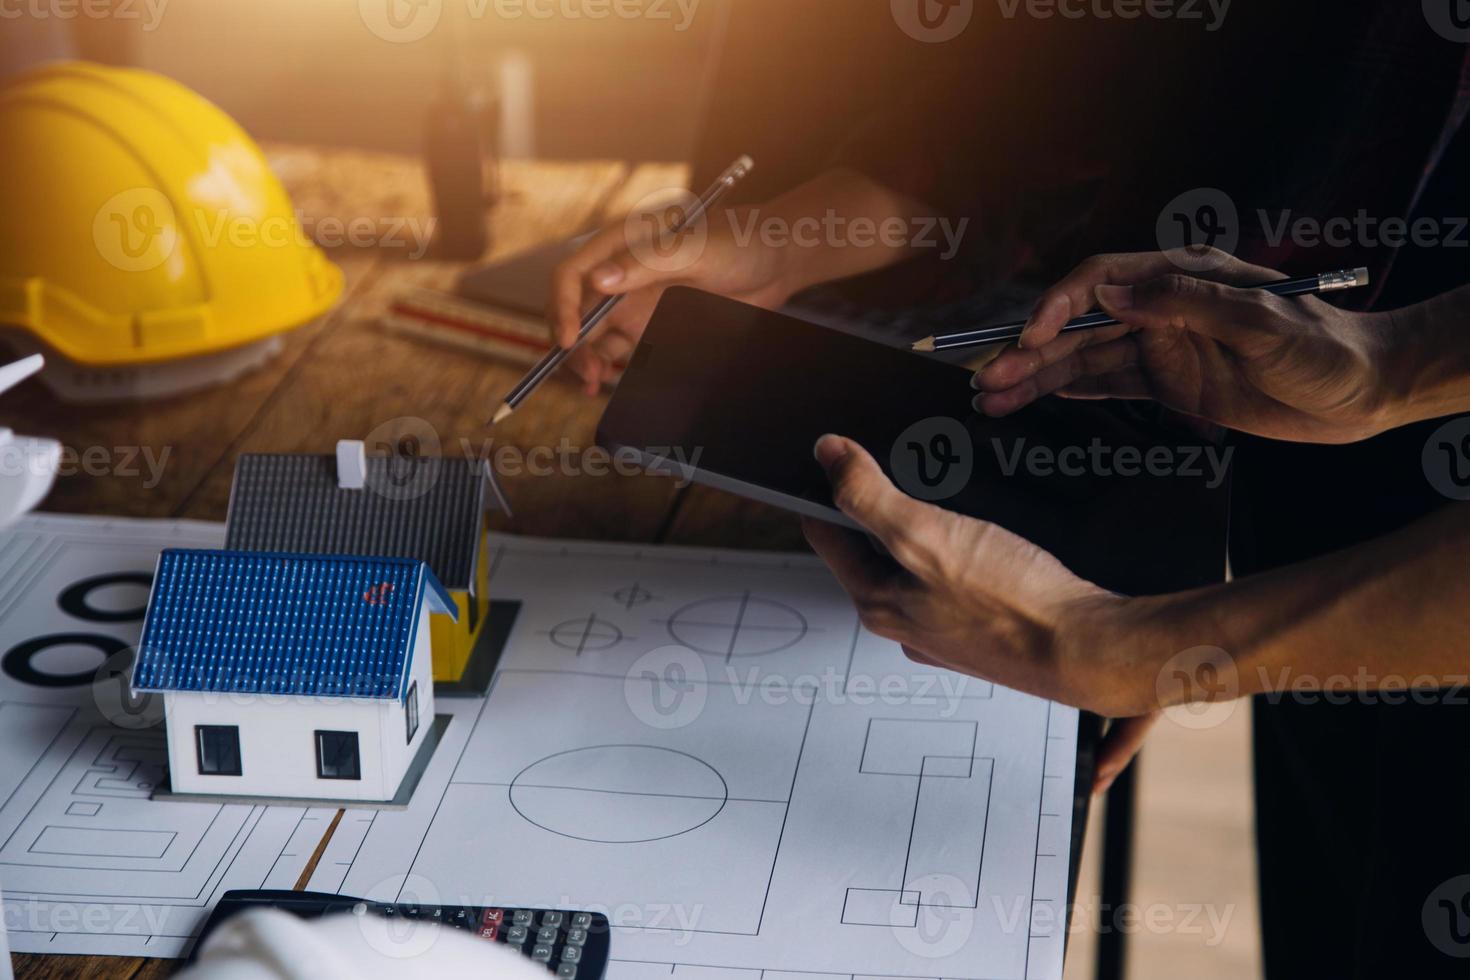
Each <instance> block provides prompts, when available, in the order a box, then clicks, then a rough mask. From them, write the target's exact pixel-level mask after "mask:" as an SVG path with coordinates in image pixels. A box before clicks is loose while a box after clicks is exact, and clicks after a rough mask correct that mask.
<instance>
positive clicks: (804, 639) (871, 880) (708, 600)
mask: <svg viewBox="0 0 1470 980" xmlns="http://www.w3.org/2000/svg"><path fill="white" fill-rule="evenodd" d="M221 538H222V529H221V528H220V527H219V526H217V525H207V524H194V523H177V522H145V521H103V520H96V519H79V518H56V517H31V518H27V519H25V520H24V521H23V522H22V523H21V524H19V525H18V526H17V527H16V528H14V529H12V530H10V531H8V532H5V533H3V534H0V658H9V659H8V660H5V661H4V663H6V664H8V666H9V669H3V668H0V745H3V746H5V751H4V752H3V753H0V885H3V887H4V889H5V895H6V903H5V914H6V923H7V925H8V926H9V933H10V943H11V946H12V948H13V949H15V950H16V951H25V952H91V953H114V954H119V955H152V956H177V955H180V954H181V952H183V950H184V949H185V948H186V947H187V944H188V941H189V937H191V936H192V935H193V934H194V932H195V931H197V929H198V926H199V925H200V923H201V921H202V919H203V917H204V916H205V915H206V914H207V912H208V909H209V907H210V906H211V904H212V902H213V900H214V899H215V898H216V897H217V896H218V895H219V894H220V893H221V892H222V891H224V890H227V889H229V888H261V887H272V888H290V887H292V886H293V885H294V884H295V883H296V882H297V880H298V879H299V877H300V875H301V874H302V872H303V870H304V868H305V867H306V864H307V862H308V860H309V858H310V855H311V854H312V852H313V851H314V850H315V848H316V847H317V845H318V843H319V842H320V841H321V839H322V837H323V836H324V833H325V830H326V828H327V826H328V825H329V824H330V822H331V820H332V817H333V816H334V815H335V812H336V811H334V810H331V809H300V808H290V807H262V806H249V805H226V806H220V805H207V804H181V803H155V802H152V801H150V800H148V798H147V797H148V792H149V790H150V789H151V787H152V785H153V783H154V782H156V781H157V779H159V778H160V776H161V765H160V764H161V761H162V758H163V746H162V740H161V732H160V731H159V729H158V728H157V727H156V726H150V725H149V724H148V720H149V719H148V718H147V710H148V708H147V706H142V707H140V706H137V705H126V704H125V703H124V702H123V701H122V700H121V697H120V691H119V690H118V689H117V688H116V686H115V685H114V684H113V683H112V682H110V681H109V680H108V674H107V671H106V670H105V669H104V670H102V671H101V672H100V673H101V677H102V679H101V680H100V681H99V680H97V675H98V673H99V671H98V668H99V665H102V664H104V663H105V662H106V659H105V658H106V654H107V653H108V652H109V651H110V650H112V649H114V648H115V647H116V645H117V643H118V642H121V643H124V644H127V643H131V642H133V641H135V639H136V636H137V631H138V627H139V625H140V621H139V619H138V613H139V610H140V609H141V606H142V603H143V601H144V599H145V598H146V585H145V583H146V577H139V576H146V575H147V573H149V572H151V570H152V568H153V563H154V559H155V557H156V555H157V553H158V551H159V549H160V548H162V547H169V546H183V547H213V546H218V544H219V542H220V540H221ZM494 561H495V567H494V573H493V584H492V592H493V593H494V597H495V598H502V599H516V600H519V601H520V602H521V603H522V609H521V613H520V616H519V618H518V620H517V623H516V627H515V630H514V632H513V634H512V636H511V639H510V643H509V645H508V648H507V650H506V652H505V655H504V657H503V658H502V661H501V670H500V673H499V674H498V676H497V679H496V682H495V685H494V688H493V690H492V692H491V696H490V697H489V698H488V699H486V700H483V701H481V700H475V699H440V700H439V701H438V702H437V710H438V711H439V712H440V713H441V714H450V715H451V716H452V718H453V721H452V722H451V725H450V727H449V729H448V732H447V733H446V738H445V742H444V744H443V745H441V747H440V748H439V750H438V751H437V752H436V753H435V756H434V759H433V760H432V762H431V764H430V767H429V771H428V773H427V774H426V776H425V778H424V780H423V781H422V783H421V784H420V786H419V789H418V791H417V792H416V794H415V797H414V800H413V803H412V805H411V807H410V808H409V809H408V810H407V811H406V812H389V811H368V810H348V811H345V813H344V814H343V816H342V819H341V821H340V823H339V825H338V826H337V829H336V831H335V832H334V833H333V835H332V836H331V839H330V841H329V842H328V844H327V846H326V849H325V851H324V853H323V856H322V859H321V861H320V863H319V864H318V866H317V870H316V872H315V874H314V876H313V877H312V878H311V880H310V882H309V885H308V887H310V888H312V889H316V890H324V891H340V892H344V893H349V894H356V895H364V896H368V897H372V898H379V899H402V900H419V901H435V902H443V903H445V904H452V903H462V904H490V903H504V904H523V905H548V906H563V907H577V908H593V909H598V910H602V911H606V912H608V913H609V915H610V916H611V917H612V918H613V920H614V921H615V923H618V928H617V930H616V934H615V936H614V943H613V957H614V962H613V964H612V965H611V967H610V973H609V980H642V978H645V977H646V978H649V980H652V978H655V977H657V978H662V977H667V976H670V975H674V976H676V977H679V978H682V980H763V978H762V977H761V973H762V972H764V973H765V974H768V975H769V974H784V975H786V977H785V978H784V980H801V978H808V980H812V978H813V975H814V974H816V975H820V974H835V975H840V976H844V977H864V976H892V977H911V978H926V977H928V978H935V980H939V978H945V980H991V978H994V980H1003V978H1027V977H1059V976H1060V975H1061V960H1062V951H1063V931H1064V930H1063V925H1062V923H1063V918H1062V912H1063V908H1064V902H1065V899H1066V887H1067V868H1068V849H1069V837H1070V812H1071V799H1072V789H1073V787H1072V783H1073V765H1074V762H1075V752H1076V720H1077V715H1076V712H1075V711H1072V710H1071V709H1066V708H1062V707H1059V706H1056V705H1052V704H1048V703H1047V702H1044V701H1040V700H1037V699H1034V698H1029V697H1025V696H1022V695H1018V694H1015V693H1014V692H1010V691H1007V690H1004V689H1000V688H992V687H991V685H989V684H986V683H984V682H981V681H976V680H972V679H971V680H966V679H964V678H960V677H958V676H957V675H952V674H948V673H941V672H935V671H931V670H928V669H925V668H921V667H918V666H916V665H913V664H910V663H909V662H908V661H907V660H906V659H905V658H904V657H903V656H902V653H901V652H900V651H899V650H898V648H897V647H896V646H894V645H893V644H891V643H887V642H885V641H883V640H880V639H878V638H876V637H874V636H872V635H871V634H868V633H865V632H863V631H862V630H861V629H860V628H859V627H858V624H857V621H856V616H855V614H854V612H853V610H852V607H851V605H850V603H849V602H848V600H847V599H846V597H845V596H844V595H843V594H842V593H841V591H840V590H839V589H838V588H837V586H836V584H835V583H834V582H833V581H832V579H831V577H830V576H829V575H828V573H827V572H826V571H825V570H824V569H823V568H822V567H821V566H820V564H819V563H817V562H815V560H813V559H810V558H805V557H786V556H761V555H752V554H744V553H736V552H715V551H704V550H690V549H672V548H653V547H643V548H637V547H626V546H608V545H591V544H561V543H551V542H542V541H534V540H529V539H517V538H510V537H502V538H501V539H499V541H497V542H495V543H494ZM129 575H131V576H133V577H132V578H129V577H128V576H129ZM115 576H122V577H121V578H115ZM46 637H49V638H51V639H50V640H49V641H46V642H44V643H43V642H41V641H42V638H46ZM57 637H64V638H66V639H64V640H57V639H56V638H57ZM109 637H110V638H115V640H114V641H113V642H112V643H111V644H109V643H108V641H107V638H109ZM17 647H21V648H22V652H21V653H20V654H17V653H16V652H15V651H16V648H17ZM764 980H776V978H772V977H767V978H764Z"/></svg>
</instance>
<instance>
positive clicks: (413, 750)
mask: <svg viewBox="0 0 1470 980" xmlns="http://www.w3.org/2000/svg"><path fill="white" fill-rule="evenodd" d="M430 615H431V614H430V613H429V611H428V609H427V608H424V609H421V610H420V611H419V619H418V626H417V627H416V629H417V635H418V639H417V640H416V641H415V642H416V644H417V646H416V647H415V650H416V651H417V652H416V653H415V654H414V658H413V669H412V671H411V672H410V673H409V678H408V679H409V683H410V684H413V683H415V682H416V683H417V684H418V699H419V727H418V731H416V732H414V733H413V741H412V742H409V741H408V740H407V735H408V719H407V717H406V714H407V709H406V708H405V707H404V705H403V704H402V703H401V702H398V701H382V702H379V704H378V717H379V735H380V739H379V752H380V754H381V757H382V759H383V771H384V773H397V774H398V775H397V776H392V777H388V782H389V783H390V784H391V788H390V789H389V791H388V798H391V797H392V796H393V795H394V794H395V793H396V792H397V791H398V784H399V783H400V782H402V780H403V774H404V773H406V772H408V766H409V763H411V762H413V757H414V756H415V755H416V754H417V753H418V750H419V748H420V747H421V746H422V745H423V744H424V737H425V735H426V734H427V733H428V731H429V729H430V728H432V727H433V725H434V673H433V671H434V668H433V663H432V657H431V656H430V653H429V651H430V649H431V644H430V641H429V631H430V630H429V617H430Z"/></svg>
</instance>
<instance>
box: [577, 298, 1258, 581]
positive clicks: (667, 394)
mask: <svg viewBox="0 0 1470 980" xmlns="http://www.w3.org/2000/svg"><path fill="white" fill-rule="evenodd" d="M970 378H971V373H970V372H969V371H968V370H966V369H964V368H961V367H956V366H954V365H951V364H945V363H942V362H940V361H936V360H933V359H930V358H927V357H924V356H922V355H919V354H913V353H910V352H908V351H905V350H898V349H895V348H891V347H887V346H884V345H882V344H878V343H874V342H872V341H869V340H864V339H861V338H857V337H853V336H849V335H847V334H843V333H839V332H836V331H833V330H830V329H827V328H825V327H819V326H815V325H813V324H810V323H806V322H804V321H801V320H797V319H794V318H791V317H787V316H783V315H781V314H778V313H772V312H768V311H765V310H761V309H759V308H756V307H752V306H748V305H745V304H742V303H738V302H734V301H732V300H727V299H722V298H719V297H715V296H711V295H709V294H706V293H701V292H698V291H696V290H691V289H685V288H676V289H671V290H669V291H668V292H666V293H665V295H664V298H663V300H662V302H661V303H660V304H659V307H658V310H657V311H656V312H655V314H654V316H653V319H652V321H651V322H650V324H649V327H648V330H647V331H646V333H645V334H644V337H643V341H642V343H641V344H640V345H639V347H638V349H637V350H636V351H635V352H634V354H633V356H632V358H631V362H630V365H629V368H628V371H627V374H626V375H625V376H624V378H623V380H622V381H621V383H620V384H619V386H618V389H617V391H616V393H615V394H614V396H613V399H612V402H611V404H610V405H609V406H608V409H607V412H606V414H605V415H604V417H603V420H602V424H601V426H600V427H599V431H598V437H599V441H601V442H602V443H603V444H604V445H605V446H609V447H614V448H622V447H631V448H634V449H637V450H639V451H640V452H642V453H644V454H645V455H646V456H649V457H660V458H664V459H669V460H672V461H674V462H675V463H677V464H689V463H692V464H693V465H694V468H695V470H696V471H697V472H696V473H695V474H692V475H693V476H694V478H695V479H698V480H701V481H702V482H706V483H709V484H711V485H713V486H716V487H718V488H720V489H725V490H732V491H734V492H737V493H742V494H744V495H746V496H751V497H753V498H755V499H759V500H764V501H766V502H772V503H777V504H779V505H781V506H785V507H788V508H789V509H792V510H795V511H797V512H799V513H806V514H817V515H819V516H835V515H834V512H833V511H832V510H831V508H832V497H831V491H830V488H829V486H828V483H827V479H826V476H825V474H824V473H823V472H822V470H821V467H820V466H818V464H817V463H816V461H815V459H814V458H813V456H812V449H813V446H814V445H815V443H816V441H817V439H818V438H820V437H821V436H822V435H823V434H825V433H829V432H831V433H836V434H839V435H843V436H847V437H848V438H851V439H853V440H855V441H857V442H858V443H859V444H861V445H862V446H864V447H865V448H866V449H867V450H868V451H869V452H871V453H872V454H873V456H874V458H875V459H876V460H877V461H878V463H879V465H880V466H882V467H883V469H884V471H885V472H886V473H887V474H888V475H889V477H890V478H891V479H893V481H894V483H895V484H897V485H898V486H899V488H900V489H902V490H903V491H904V492H906V493H908V494H909V495H910V496H913V497H916V498H919V499H921V500H925V501H928V502H930V503H933V504H935V505H937V506H940V507H944V508H947V509H950V510H954V511H958V512H961V513H965V514H969V515H972V516H976V517H981V518H984V519H986V520H990V521H994V522H996V523H998V524H1001V525H1002V526H1005V527H1008V528H1010V529H1011V530H1013V531H1016V532H1017V533H1019V534H1022V535H1024V536H1026V537H1028V538H1029V539H1031V540H1033V541H1035V542H1036V543H1037V544H1040V545H1041V546H1043V547H1045V548H1047V549H1048V550H1050V551H1052V552H1053V553H1055V554H1057V555H1058V557H1060V558H1062V560H1063V561H1066V562H1067V563H1068V564H1069V565H1071V566H1072V567H1073V568H1074V569H1075V570H1077V571H1078V572H1079V573H1080V574H1088V570H1090V571H1092V572H1093V573H1094V574H1092V575H1090V576H1089V577H1092V578H1093V580H1094V581H1099V583H1100V584H1104V583H1102V582H1101V576H1099V575H1098V574H1096V573H1099V572H1101V573H1105V574H1106V573H1116V574H1113V575H1112V577H1113V578H1114V579H1115V580H1126V581H1127V582H1128V583H1131V585H1132V587H1130V588H1127V589H1126V590H1127V591H1134V592H1140V591H1152V589H1151V588H1140V587H1139V586H1143V585H1152V584H1153V583H1154V582H1155V580H1167V583H1169V584H1172V585H1173V586H1174V587H1178V579H1177V576H1175V575H1174V574H1172V572H1171V571H1170V567H1171V566H1172V568H1173V571H1177V563H1176V562H1167V563H1165V567H1164V568H1158V560H1159V557H1160V555H1161V554H1177V552H1178V549H1179V548H1184V547H1188V546H1190V545H1195V546H1198V551H1197V553H1198V554H1202V555H1203V558H1202V559H1201V560H1202V561H1203V563H1204V564H1203V566H1202V567H1208V568H1209V569H1210V574H1211V576H1213V577H1212V578H1207V579H1206V580H1207V581H1213V580H1218V578H1219V574H1218V573H1219V572H1220V571H1221V570H1223V567H1224V559H1223V548H1224V528H1225V505H1226V501H1227V499H1228V490H1229V480H1228V462H1229V457H1228V454H1226V452H1225V451H1224V450H1222V449H1221V448H1220V447H1216V446H1214V445H1213V444H1209V443H1206V442H1204V441H1203V440H1200V439H1199V438H1197V437H1195V436H1193V435H1192V434H1184V435H1180V434H1178V433H1165V432H1164V431H1163V430H1160V429H1158V428H1156V427H1148V426H1141V425H1139V424H1138V423H1137V421H1136V420H1135V419H1132V418H1130V417H1129V415H1128V412H1127V410H1126V409H1123V410H1120V409H1119V408H1118V407H1117V406H1109V405H1101V404H1098V403H1085V402H1069V401H1065V400H1061V399H1045V400H1043V401H1041V402H1038V403H1037V404H1035V405H1032V406H1030V407H1029V408H1027V409H1025V410H1023V411H1022V412H1019V413H1017V414H1015V415H1013V416H1010V417H1008V418H1005V419H992V418H988V417H984V416H980V415H978V414H977V413H976V412H974V410H973V409H972V408H971V404H970V403H971V399H972V398H973V397H974V395H975V392H974V391H973V390H972V389H971V387H970ZM1160 549H1162V551H1161V550H1160ZM1151 568H1153V569H1156V570H1158V571H1159V574H1157V575H1154V574H1151V573H1150V569H1151ZM1110 587H1114V588H1119V590H1120V591H1125V588H1124V587H1123V586H1120V585H1114V586H1110ZM1160 591H1162V589H1160Z"/></svg>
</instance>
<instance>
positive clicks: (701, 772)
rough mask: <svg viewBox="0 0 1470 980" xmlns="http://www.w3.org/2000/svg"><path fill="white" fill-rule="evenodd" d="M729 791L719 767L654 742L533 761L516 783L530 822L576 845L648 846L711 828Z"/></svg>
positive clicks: (515, 800)
mask: <svg viewBox="0 0 1470 980" xmlns="http://www.w3.org/2000/svg"><path fill="white" fill-rule="evenodd" d="M729 796H730V789H729V787H728V786H727V785H726V783H725V777H723V776H721V775H720V774H719V773H718V772H717V771H715V769H714V767H713V766H711V765H710V764H709V763H707V762H704V761H703V760H701V759H697V758H695V757H694V756H692V755H690V754H688V753H687V752H679V751H676V750H675V749H665V748H660V747H658V746H653V745H598V746H593V747H591V748H585V749H570V750H568V751H566V752H558V753H556V754H555V755H549V756H547V757H546V758H544V759H542V760H540V761H539V762H533V763H531V764H530V765H529V766H527V767H526V768H524V769H522V770H521V771H520V772H519V773H517V774H516V777H515V779H513V780H512V781H511V784H510V805H511V806H512V807H514V808H515V811H516V812H517V813H519V814H520V815H521V816H522V817H523V818H525V820H526V821H527V822H529V823H532V824H534V825H535V826H537V827H540V828H541V829H542V830H545V831H549V832H550V833H553V834H557V835H558V836H561V837H570V838H571V839H572V840H581V841H593V842H597V843H602V844H647V843H649V842H651V841H659V840H667V839H668V838H670V837H678V836H679V835H680V834H687V833H689V832H690V831H693V830H698V829H699V828H700V827H703V826H704V825H705V824H707V823H709V822H710V821H711V820H713V819H714V818H715V817H716V816H718V815H719V812H720V811H721V810H723V809H724V808H725V803H726V801H727V800H728V799H729Z"/></svg>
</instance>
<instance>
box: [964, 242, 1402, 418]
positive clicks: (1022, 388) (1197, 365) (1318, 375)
mask: <svg viewBox="0 0 1470 980" xmlns="http://www.w3.org/2000/svg"><path fill="white" fill-rule="evenodd" d="M1214 258H1216V259H1217V260H1218V263H1215V262H1212V263H1210V264H1212V265H1216V264H1217V267H1216V268H1214V269H1213V270H1212V271H1209V272H1203V273H1199V274H1196V275H1188V274H1182V273H1180V271H1179V267H1178V266H1177V265H1175V264H1174V262H1173V261H1172V260H1171V259H1170V257H1169V256H1168V255H1165V254H1163V253H1144V254H1137V255H1107V256H1097V257H1094V258H1092V259H1089V260H1087V261H1086V262H1084V263H1082V265H1080V266H1078V267H1077V269H1075V270H1074V271H1073V272H1072V273H1070V274H1069V275H1068V276H1067V277H1066V278H1064V279H1063V280H1062V281H1061V282H1059V283H1057V284H1056V285H1055V286H1053V287H1052V288H1051V289H1049V290H1047V291H1046V293H1044V294H1043V295H1042V297H1041V300H1040V301H1039V302H1038V303H1037V306H1036V312H1035V313H1034V314H1033V315H1032V317H1031V319H1030V320H1028V321H1027V322H1026V324H1025V327H1024V330H1023V332H1022V334H1021V337H1020V341H1019V346H1018V347H1016V348H1013V349H1010V350H1007V351H1005V352H1003V353H1002V354H1001V355H1000V356H999V357H997V358H996V359H995V360H994V361H992V362H990V363H989V364H987V365H986V366H985V367H984V368H983V369H982V370H981V371H980V372H979V374H977V375H976V376H975V382H974V384H975V387H976V388H977V389H978V390H979V391H980V392H981V393H980V394H979V395H977V396H976V398H975V407H976V409H977V410H978V411H981V412H984V413H986V414H989V415H995V416H999V415H1007V414H1010V413H1011V412H1014V411H1016V410H1018V409H1020V408H1022V407H1024V406H1025V405H1028V404H1030V403H1031V402H1033V401H1035V400H1036V399H1038V398H1040V397H1042V396H1044V395H1048V394H1058V395H1061V396H1064V397H1069V398H1125V399H1152V400H1154V401H1157V402H1159V403H1160V404H1162V405H1165V406H1167V407H1169V408H1171V409H1174V410H1175V411H1178V412H1181V413H1183V414H1185V415H1189V416H1193V417H1196V418H1200V419H1204V420H1206V421H1209V422H1213V423H1215V424H1218V425H1222V426H1225V427H1227V428H1232V429H1236V430H1240V431H1243V432H1250V433H1254V434H1256V435H1261V436H1266V437H1269V438H1273V439H1282V440H1287V441H1311V442H1326V443H1342V442H1353V441H1357V440H1359V439H1362V438H1365V437H1367V436H1369V435H1372V434H1375V433H1376V432H1378V431H1381V429H1382V419H1381V418H1380V413H1379V405H1380V401H1381V392H1380V388H1379V384H1378V382H1379V377H1378V372H1379V368H1380V367H1381V365H1380V363H1379V358H1378V356H1377V352H1378V351H1380V350H1382V349H1384V347H1385V346H1386V345H1388V339H1389V338H1388V337H1387V333H1388V331H1389V330H1390V328H1391V321H1390V320H1389V318H1388V317H1387V316H1386V315H1384V314H1365V313H1354V312H1350V311H1347V310H1343V309H1339V308H1337V307H1335V306H1331V305H1329V304H1327V303H1325V302H1323V301H1322V300H1320V299H1318V298H1316V297H1314V296H1299V297H1296V298H1287V297H1280V296H1276V295H1273V294H1272V293H1270V292H1269V291H1267V290H1265V289H1261V288H1255V287H1259V286H1260V284H1261V283H1269V282H1273V281H1276V280H1281V279H1283V278H1284V277H1283V276H1282V275H1281V274H1280V273H1279V272H1276V271H1274V270H1271V269H1266V268H1262V267H1260V266H1253V265H1249V264H1247V263H1244V262H1241V261H1240V260H1238V259H1235V258H1232V257H1229V256H1224V255H1217V256H1214ZM1094 306H1098V307H1101V310H1102V313H1103V314H1105V315H1106V316H1108V317H1110V318H1112V319H1115V320H1117V321H1118V322H1117V324H1116V325H1113V326H1102V327H1097V328H1094V329H1087V330H1075V331H1072V332H1067V333H1064V332H1063V330H1064V328H1065V327H1066V325H1067V324H1068V322H1069V321H1070V320H1071V319H1072V317H1073V316H1074V314H1075V313H1078V312H1085V311H1088V310H1090V309H1092V308H1093V307H1094Z"/></svg>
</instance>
